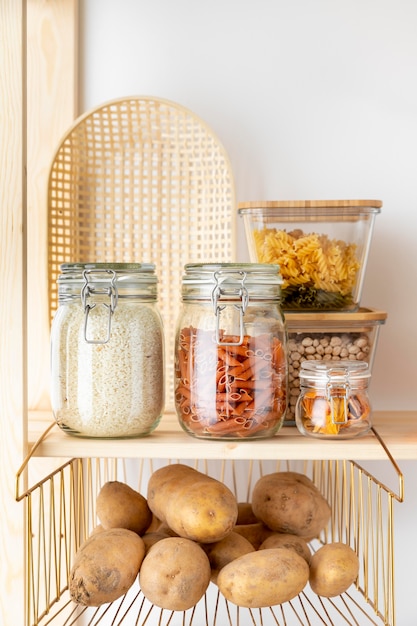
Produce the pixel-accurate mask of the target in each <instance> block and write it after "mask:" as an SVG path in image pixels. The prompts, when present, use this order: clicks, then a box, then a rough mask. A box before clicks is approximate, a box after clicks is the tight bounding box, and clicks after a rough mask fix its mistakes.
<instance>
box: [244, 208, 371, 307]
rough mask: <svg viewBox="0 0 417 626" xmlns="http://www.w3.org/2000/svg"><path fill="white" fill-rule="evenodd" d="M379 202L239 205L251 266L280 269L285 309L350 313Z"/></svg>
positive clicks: (359, 289)
mask: <svg viewBox="0 0 417 626" xmlns="http://www.w3.org/2000/svg"><path fill="white" fill-rule="evenodd" d="M381 207H382V202H381V201H380V200H300V201H296V200H292V201H260V202H242V203H240V204H239V209H238V213H239V215H240V216H241V217H242V218H243V220H244V226H245V232H246V238H247V243H248V248H249V256H250V260H251V261H252V262H257V263H274V264H278V265H279V267H280V272H281V276H282V279H283V284H282V308H283V310H284V312H285V311H301V310H305V311H355V310H357V309H358V308H359V306H360V303H361V295H362V287H363V281H364V277H365V270H366V264H367V260H368V254H369V249H370V243H371V238H372V233H373V228H374V223H375V217H376V215H377V214H378V213H379V212H380V210H381Z"/></svg>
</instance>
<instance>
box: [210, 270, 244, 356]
mask: <svg viewBox="0 0 417 626" xmlns="http://www.w3.org/2000/svg"><path fill="white" fill-rule="evenodd" d="M213 277H214V280H215V286H214V288H213V291H212V292H211V302H212V305H213V311H214V315H215V316H216V343H217V345H219V346H240V345H241V344H242V342H243V337H244V326H243V316H244V315H245V311H246V308H247V306H248V303H249V293H248V290H247V288H246V286H245V280H246V272H244V271H242V270H232V269H228V270H217V271H215V272H214V274H213ZM236 298H238V299H239V302H235V301H234V300H236ZM222 300H223V302H224V300H226V303H224V304H219V302H221V301H222ZM227 306H232V307H233V308H234V309H236V310H237V311H238V313H239V340H238V341H221V339H220V326H221V325H220V316H221V313H222V311H224V309H225V308H226V307H227Z"/></svg>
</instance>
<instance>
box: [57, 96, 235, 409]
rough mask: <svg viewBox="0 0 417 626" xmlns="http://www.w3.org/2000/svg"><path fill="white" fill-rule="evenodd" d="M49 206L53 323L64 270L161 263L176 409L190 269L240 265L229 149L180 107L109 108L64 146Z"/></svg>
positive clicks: (158, 103)
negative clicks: (177, 343)
mask: <svg viewBox="0 0 417 626" xmlns="http://www.w3.org/2000/svg"><path fill="white" fill-rule="evenodd" d="M48 205H49V206H48V216H49V217H48V222H49V223H48V231H49V232H48V246H49V251H48V262H49V271H48V274H49V293H50V312H51V316H52V315H53V313H54V311H55V310H56V308H57V286H56V280H57V277H58V274H59V272H60V265H61V263H67V262H77V261H79V262H126V263H128V262H144V263H149V262H150V263H155V265H156V269H157V274H158V278H159V305H160V310H161V314H162V316H163V320H164V326H165V334H166V341H167V388H168V394H167V408H171V409H172V408H173V400H172V378H173V369H172V368H173V365H172V364H173V349H174V334H175V324H176V319H177V315H178V312H179V306H180V289H181V276H182V273H183V266H184V264H185V263H189V262H226V261H233V260H235V237H234V219H235V211H234V209H235V194H234V182H233V174H232V171H231V167H230V163H229V159H228V156H227V154H226V152H225V150H224V148H223V146H222V144H221V143H220V142H219V140H218V138H217V137H216V136H215V134H214V133H213V132H212V130H211V129H210V128H209V127H208V126H207V124H205V123H204V122H203V121H202V120H201V119H199V118H198V117H197V116H195V115H194V114H193V113H192V112H190V111H189V110H188V109H186V108H184V107H182V106H180V105H178V104H176V103H173V102H170V101H167V100H161V99H157V98H151V97H143V96H139V97H132V98H128V99H119V100H114V101H112V102H108V103H106V104H104V105H101V106H100V107H97V108H96V109H94V110H93V111H90V112H88V113H87V114H85V115H83V116H81V117H80V118H78V120H77V121H76V123H75V124H74V125H73V126H72V128H71V129H70V130H69V131H68V133H67V134H66V135H65V137H64V138H63V140H62V142H61V144H60V146H59V148H58V150H57V152H56V155H55V158H54V160H53V163H52V166H51V170H50V176H49V186H48Z"/></svg>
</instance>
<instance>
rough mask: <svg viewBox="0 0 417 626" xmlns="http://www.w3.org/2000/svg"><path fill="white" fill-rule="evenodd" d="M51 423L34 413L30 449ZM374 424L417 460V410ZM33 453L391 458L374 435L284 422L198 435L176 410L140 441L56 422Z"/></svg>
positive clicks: (381, 415)
mask: <svg viewBox="0 0 417 626" xmlns="http://www.w3.org/2000/svg"><path fill="white" fill-rule="evenodd" d="M51 423H53V417H52V414H51V413H48V412H42V413H41V412H33V413H31V414H30V421H29V451H31V450H33V446H34V444H35V442H37V441H38V439H39V437H41V435H42V433H44V432H45V430H46V429H47V427H48V425H50V424H51ZM373 426H374V428H375V430H376V431H377V433H378V435H379V436H380V437H381V438H382V440H383V441H384V443H385V446H386V447H387V448H388V450H389V452H390V454H391V455H392V457H393V458H394V459H395V460H396V461H399V460H417V411H377V412H375V414H374V417H373ZM33 456H36V457H65V458H73V457H80V458H81V457H82V458H86V457H111V458H161V459H195V458H199V459H207V460H211V459H234V460H238V459H252V460H257V459H288V460H296V459H305V460H315V459H323V460H338V459H352V460H356V461H359V460H386V459H387V452H386V450H385V449H384V447H383V445H382V444H381V442H380V441H379V439H378V437H377V436H376V435H375V434H374V433H370V434H369V435H365V436H364V437H361V438H358V439H349V440H339V441H335V440H331V441H328V440H313V439H309V438H307V437H304V436H303V435H301V434H300V433H299V432H298V430H297V429H296V427H295V426H285V427H283V428H282V429H281V431H280V432H279V433H278V434H277V435H276V436H275V437H271V438H269V439H263V440H258V441H254V440H252V441H251V440H248V441H228V440H223V441H211V440H201V439H195V438H193V437H191V436H189V435H187V434H186V433H185V432H183V431H182V429H181V428H180V426H179V424H178V422H177V418H176V416H175V415H174V414H166V415H164V417H163V419H162V420H161V423H160V424H159V426H158V428H157V429H156V430H155V431H154V433H153V434H151V435H149V436H147V437H143V438H136V439H110V440H109V439H84V438H80V437H73V436H71V435H67V434H65V433H63V432H62V431H61V430H60V429H59V428H58V426H54V427H53V428H52V429H51V430H50V432H49V433H48V434H47V435H46V436H45V437H44V438H43V439H42V441H41V442H40V443H39V445H38V446H37V447H36V449H35V450H33Z"/></svg>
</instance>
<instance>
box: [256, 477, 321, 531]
mask: <svg viewBox="0 0 417 626" xmlns="http://www.w3.org/2000/svg"><path fill="white" fill-rule="evenodd" d="M252 508H253V512H254V513H255V515H256V517H257V518H258V519H260V520H261V521H262V522H263V523H264V524H265V525H266V526H268V528H270V529H271V530H274V531H277V532H280V533H289V534H292V535H299V536H300V537H308V538H309V539H311V538H313V537H317V535H319V533H320V532H321V531H322V530H323V529H324V528H325V527H326V526H327V524H328V522H329V519H330V515H331V509H330V506H329V504H328V502H327V500H326V499H325V498H324V497H323V495H322V494H321V493H320V491H319V489H317V487H316V486H315V485H314V483H313V482H312V481H311V480H310V479H309V478H308V477H307V476H304V474H298V473H297V472H274V473H272V474H266V475H265V476H262V477H261V478H260V479H259V480H258V481H257V483H256V484H255V486H254V489H253V494H252Z"/></svg>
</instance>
